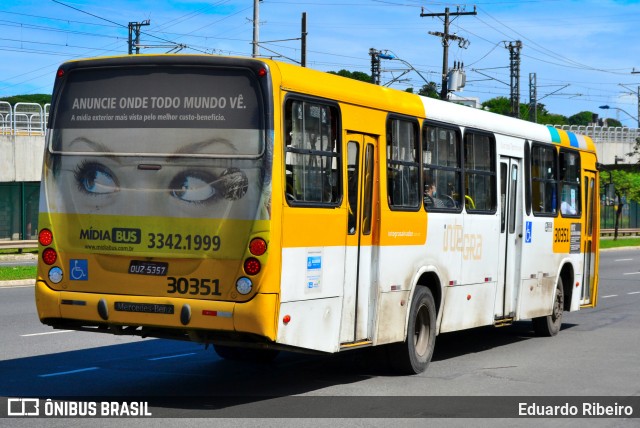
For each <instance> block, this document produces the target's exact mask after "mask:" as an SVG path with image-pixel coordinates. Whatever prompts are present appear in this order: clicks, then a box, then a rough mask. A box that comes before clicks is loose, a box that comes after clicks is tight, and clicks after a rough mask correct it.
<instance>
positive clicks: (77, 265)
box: [69, 259, 89, 281]
mask: <svg viewBox="0 0 640 428" xmlns="http://www.w3.org/2000/svg"><path fill="white" fill-rule="evenodd" d="M69 271H70V272H71V275H70V277H71V279H72V280H74V281H87V280H88V279H89V263H88V261H87V260H85V259H71V260H70V261H69Z"/></svg>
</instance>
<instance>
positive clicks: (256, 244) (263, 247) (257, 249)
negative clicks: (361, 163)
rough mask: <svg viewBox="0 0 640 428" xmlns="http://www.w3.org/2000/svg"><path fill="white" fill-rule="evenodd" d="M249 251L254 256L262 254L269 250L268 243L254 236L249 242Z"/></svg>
mask: <svg viewBox="0 0 640 428" xmlns="http://www.w3.org/2000/svg"><path fill="white" fill-rule="evenodd" d="M249 251H250V252H251V254H253V255H254V256H261V255H263V254H264V253H266V252H267V243H266V242H265V240H264V239H262V238H254V239H252V240H251V242H250V243H249Z"/></svg>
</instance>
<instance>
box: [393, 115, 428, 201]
mask: <svg viewBox="0 0 640 428" xmlns="http://www.w3.org/2000/svg"><path fill="white" fill-rule="evenodd" d="M418 143H419V138H418V124H417V123H416V122H415V121H410V120H403V119H395V118H391V119H389V120H388V121H387V199H388V201H389V206H390V207H391V208H397V209H405V210H406V209H409V210H415V209H417V208H418V207H419V205H420V201H421V199H422V198H421V196H422V192H421V191H420V161H419V158H418V155H419V147H418Z"/></svg>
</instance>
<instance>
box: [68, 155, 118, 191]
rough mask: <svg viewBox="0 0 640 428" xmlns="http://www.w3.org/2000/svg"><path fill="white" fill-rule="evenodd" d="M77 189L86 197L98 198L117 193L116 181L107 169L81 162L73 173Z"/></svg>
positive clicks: (94, 163)
mask: <svg viewBox="0 0 640 428" xmlns="http://www.w3.org/2000/svg"><path fill="white" fill-rule="evenodd" d="M73 175H74V177H75V180H76V184H77V185H78V189H79V190H80V191H81V192H83V193H86V194H88V195H93V196H98V195H106V194H109V193H114V192H117V191H118V190H119V188H120V186H119V184H118V179H117V178H116V176H115V175H114V174H113V172H111V170H110V169H109V168H107V167H106V166H104V165H102V164H101V163H98V162H88V161H83V162H82V163H80V164H79V165H78V166H77V167H76V169H75V171H74V173H73Z"/></svg>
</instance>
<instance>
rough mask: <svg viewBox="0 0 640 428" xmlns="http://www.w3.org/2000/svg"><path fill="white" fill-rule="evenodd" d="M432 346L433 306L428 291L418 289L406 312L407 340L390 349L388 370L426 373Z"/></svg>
mask: <svg viewBox="0 0 640 428" xmlns="http://www.w3.org/2000/svg"><path fill="white" fill-rule="evenodd" d="M435 343H436V304H435V302H434V300H433V295H432V294H431V290H429V289H428V288H426V287H420V286H418V287H417V288H416V291H415V293H414V296H413V301H412V303H411V308H410V310H409V321H408V325H407V340H405V341H404V342H401V343H395V344H393V345H390V348H389V351H390V352H389V358H390V363H391V366H392V367H393V368H394V369H395V370H396V371H397V372H399V373H402V374H418V373H422V372H423V371H425V370H426V369H427V366H428V365H429V362H431V357H432V356H433V349H434V347H435Z"/></svg>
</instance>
